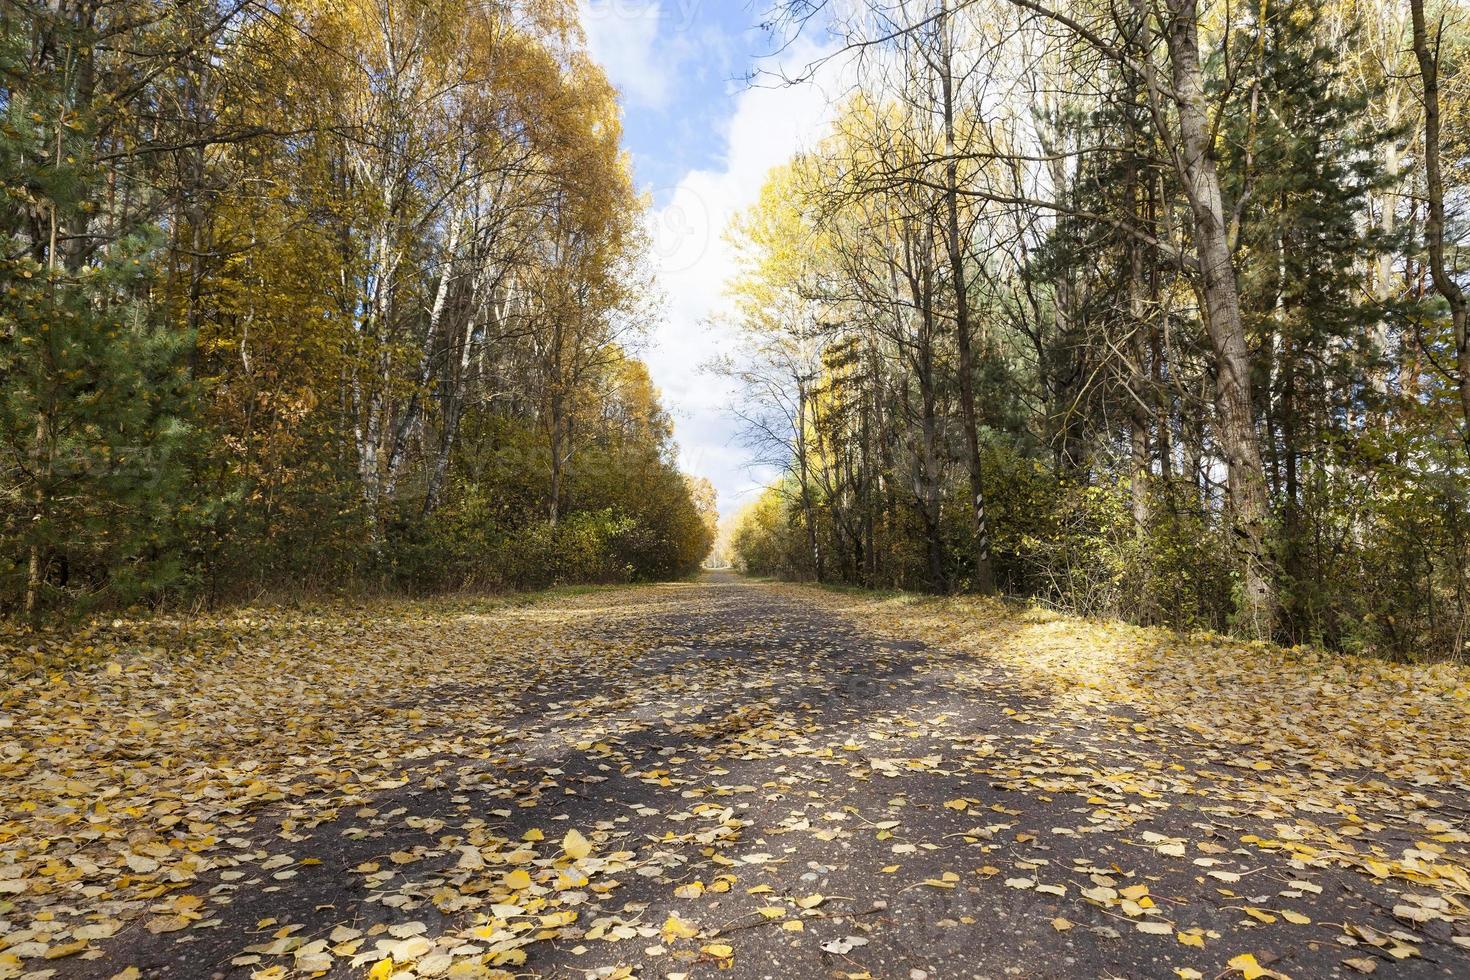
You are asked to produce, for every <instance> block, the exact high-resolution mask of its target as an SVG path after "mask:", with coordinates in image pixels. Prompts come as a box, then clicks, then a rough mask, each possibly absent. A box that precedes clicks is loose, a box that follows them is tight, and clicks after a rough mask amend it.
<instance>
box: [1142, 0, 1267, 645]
mask: <svg viewBox="0 0 1470 980" xmlns="http://www.w3.org/2000/svg"><path fill="white" fill-rule="evenodd" d="M1196 8H1197V0H1168V4H1167V9H1168V11H1169V18H1168V23H1167V25H1166V30H1165V39H1166V42H1167V44H1168V49H1169V58H1170V62H1171V64H1172V68H1173V71H1172V75H1173V83H1174V101H1175V104H1176V106H1177V109H1178V115H1179V137H1180V140H1179V142H1180V147H1179V162H1180V169H1181V171H1182V172H1181V174H1180V176H1181V177H1182V178H1183V179H1184V182H1185V186H1186V189H1187V191H1188V196H1189V204H1190V209H1191V211H1192V213H1193V216H1194V237H1195V247H1196V249H1197V250H1198V253H1199V266H1200V292H1201V297H1202V299H1203V306H1204V314H1205V327H1206V330H1207V332H1208V334H1209V337H1210V344H1211V346H1212V348H1213V349H1214V354H1215V409H1216V416H1217V417H1216V420H1215V421H1216V434H1217V438H1218V441H1219V444H1220V449H1221V451H1222V453H1223V454H1224V456H1225V464H1226V471H1227V478H1228V487H1229V498H1230V499H1229V504H1230V514H1231V524H1232V527H1231V531H1232V533H1233V535H1234V538H1235V541H1234V546H1235V551H1236V555H1237V559H1238V562H1239V565H1240V571H1241V575H1242V592H1241V595H1240V598H1239V602H1238V608H1237V619H1238V622H1237V626H1238V627H1239V628H1240V629H1242V630H1243V631H1245V632H1246V633H1247V634H1249V635H1251V636H1253V637H1256V638H1258V639H1269V638H1270V637H1271V635H1272V633H1273V632H1274V631H1275V627H1276V583H1275V577H1274V574H1273V570H1272V561H1271V558H1270V554H1269V543H1268V541H1267V533H1268V527H1269V524H1270V503H1269V500H1268V497H1267V492H1266V474H1265V469H1264V467H1263V465H1262V462H1261V447H1260V440H1259V436H1258V434H1257V432H1256V420H1255V408H1254V405H1253V404H1252V401H1251V370H1250V353H1249V351H1248V349H1247V347H1246V340H1245V328H1244V325H1243V323H1242V321H1241V314H1240V294H1239V289H1238V284H1237V281H1236V276H1235V267H1234V265H1233V262H1232V259H1231V254H1230V243H1229V240H1228V238H1227V225H1226V218H1225V205H1224V198H1223V195H1222V194H1221V190H1220V175H1219V171H1218V169H1217V167H1216V161H1215V157H1214V146H1213V144H1212V139H1213V133H1212V129H1211V125H1210V118H1209V113H1208V111H1207V110H1206V106H1205V91H1204V82H1203V72H1202V70H1201V67H1200V60H1199V24H1198V20H1197V9H1196Z"/></svg>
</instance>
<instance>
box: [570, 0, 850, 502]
mask: <svg viewBox="0 0 1470 980" xmlns="http://www.w3.org/2000/svg"><path fill="white" fill-rule="evenodd" d="M581 8H582V23H583V27H584V28H585V30H586V33H587V40H588V46H589V48H590V49H591V52H592V55H593V57H594V58H596V59H597V60H598V61H599V62H601V63H602V65H603V67H604V68H605V69H606V70H607V73H608V77H609V78H610V79H611V80H612V82H613V83H614V84H615V85H617V86H618V88H619V90H620V91H621V92H622V95H623V112H624V119H623V125H624V134H625V144H626V146H627V149H628V150H629V152H630V153H631V155H632V158H633V164H634V170H635V174H636V177H637V179H638V182H639V186H640V188H641V189H643V190H644V191H647V192H649V193H651V194H652V195H653V201H654V210H653V213H652V214H651V215H650V221H651V223H652V225H651V231H652V239H653V245H654V262H655V267H656V269H657V272H658V286H659V288H660V290H661V292H662V294H663V296H664V298H665V300H666V303H665V316H664V318H663V320H662V322H660V323H658V324H657V325H656V326H655V327H654V328H653V329H652V330H651V331H650V333H649V336H648V337H647V339H646V342H645V345H644V347H643V348H642V350H641V351H640V353H641V355H642V356H643V358H644V360H645V361H647V362H648V366H649V369H650V371H651V373H652V374H653V378H654V381H655V382H656V383H657V384H658V386H659V387H660V389H661V390H662V391H663V396H664V404H665V406H666V407H667V408H668V410H669V412H670V414H671V415H672V416H673V419H674V425H675V433H676V438H677V439H678V442H679V446H680V449H681V456H682V458H681V463H682V466H683V468H684V469H685V471H686V472H689V473H693V474H696V475H699V476H705V477H708V478H709V479H710V480H711V481H712V482H713V483H714V484H715V488H716V489H717V490H718V491H719V494H720V509H721V511H722V512H723V513H725V514H727V515H728V514H730V513H733V512H734V511H736V510H738V509H739V508H740V507H741V506H743V505H744V504H745V503H747V502H748V501H750V500H751V499H753V495H754V493H755V491H756V490H757V489H758V487H759V486H760V485H761V483H762V482H764V481H765V480H767V479H769V477H770V475H771V474H769V473H759V472H751V471H750V469H749V467H748V466H747V460H748V455H747V453H746V452H745V451H744V450H743V449H742V448H741V446H740V444H739V438H738V435H739V432H738V428H737V426H736V424H735V422H734V420H733V418H732V417H731V415H730V413H729V407H730V405H731V403H732V399H733V393H732V392H731V391H730V390H729V389H728V387H727V386H726V385H725V383H724V382H723V381H721V380H720V379H719V378H716V377H713V376H711V375H710V374H709V373H707V372H704V371H701V370H700V367H701V365H703V364H705V363H707V362H708V361H710V360H711V359H712V358H714V357H715V356H717V355H718V354H720V353H723V352H726V351H729V350H730V349H731V348H732V346H733V345H734V344H735V342H736V338H735V336H734V332H733V330H732V329H731V325H730V323H729V318H728V316H726V311H727V303H726V300H725V297H724V283H725V281H726V279H727V278H728V277H729V275H730V273H731V272H732V271H733V266H732V263H731V257H730V250H729V248H728V246H727V245H726V243H725V242H724V240H723V234H724V230H725V228H726V227H727V226H728V224H729V221H730V219H731V218H732V217H733V216H734V215H736V214H738V213H739V212H740V211H742V210H743V209H745V208H746V207H749V205H750V204H751V203H753V202H754V200H755V199H756V196H757V195H758V193H759V191H760V187H761V184H762V182H763V181H764V178H765V175H766V173H767V172H768V171H769V170H770V168H771V167H773V166H776V165H778V164H780V163H782V162H784V161H786V160H787V159H789V158H790V157H791V156H792V155H793V154H794V153H796V152H798V151H799V150H800V149H801V148H802V147H803V146H806V145H810V144H811V143H813V142H814V141H815V140H816V139H818V138H820V135H821V133H822V131H823V130H824V128H825V124H826V121H827V119H828V117H829V112H830V109H829V101H830V100H829V98H828V94H827V93H826V92H824V91H823V89H822V87H821V86H820V85H815V84H808V85H802V86H795V87H773V86H769V85H756V86H752V85H749V84H747V82H746V78H747V77H748V76H749V75H750V74H751V73H752V72H754V71H757V70H761V69H765V70H771V69H776V68H785V69H787V70H789V71H792V72H795V71H796V70H799V69H800V68H802V67H804V66H805V65H807V64H808V63H810V62H811V61H813V60H814V59H815V58H816V57H817V56H818V55H819V54H820V53H821V52H820V50H819V49H818V48H817V47H815V46H814V44H813V43H811V42H809V41H806V40H802V41H801V42H799V43H798V44H796V45H794V46H790V47H788V48H786V49H785V50H784V51H783V52H782V54H781V55H780V57H779V60H777V59H774V58H772V57H769V55H770V53H771V51H772V41H771V39H770V38H769V37H768V36H767V35H766V34H765V33H764V32H763V31H762V30H761V29H760V27H759V25H760V22H761V20H762V18H763V17H764V15H765V14H766V13H767V11H768V9H769V4H768V0H754V2H753V3H750V2H747V0H581Z"/></svg>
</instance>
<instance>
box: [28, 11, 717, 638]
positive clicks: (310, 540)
mask: <svg viewBox="0 0 1470 980" xmlns="http://www.w3.org/2000/svg"><path fill="white" fill-rule="evenodd" d="M621 139H622V136H621V108H620V105H619V103H618V94H617V92H616V90H615V89H614V88H613V87H612V85H611V84H610V83H609V82H608V80H607V78H606V76H605V74H604V72H603V70H602V69H601V68H600V67H599V66H598V65H597V64H596V63H595V62H594V61H593V60H592V59H591V58H590V57H589V56H588V54H587V51H586V48H585V43H584V39H583V35H582V30H581V26H580V23H579V19H578V11H577V6H576V4H575V2H573V0H534V2H512V0H504V2H500V0H489V2H485V0H474V2H470V0H435V2H433V3H416V2H405V3H387V2H371V0H346V2H322V0H285V2H279V3H277V2H271V3H263V2H258V0H51V2H40V0H6V2H5V3H4V4H3V5H0V297H3V300H0V614H5V615H9V616H13V617H17V618H23V619H26V620H42V619H47V618H51V617H56V616H63V617H64V616H68V615H71V614H73V613H81V612H87V611H90V610H97V609H108V608H123V607H128V606H130V605H133V604H138V603H174V604H178V603H185V602H188V603H199V602H203V603H211V602H216V601H221V600H233V599H240V598H251V597H254V596H257V595H261V594H267V595H268V594H271V593H274V592H284V591H293V592H303V591H306V592H309V591H313V590H317V591H323V592H327V591H332V590H337V589H360V588H366V589H374V590H377V589H389V590H394V591H404V592H410V593H420V592H431V591H439V590H451V589H463V588H489V589H500V588H534V587H540V586H545V585H549V584H553V583H560V582H611V581H629V580H639V579H653V578H667V577H675V576H682V575H686V574H688V573H690V572H691V571H693V570H695V569H697V568H698V566H699V563H700V561H701V560H702V559H703V557H704V555H705V554H706V552H707V551H708V548H709V544H710V540H711V537H712V533H713V523H714V500H713V489H712V488H711V487H710V486H709V485H708V484H707V483H705V482H702V481H695V480H691V479H689V478H686V477H685V476H684V475H683V474H681V473H680V472H679V470H678V468H677V465H676V450H675V447H674V444H673V438H672V424H671V421H670V418H669V416H668V414H667V413H666V412H665V410H664V409H663V407H662V406H661V404H660V400H659V395H658V392H657V390H656V389H655V387H654V385H653V383H652V381H651V380H650V377H649V374H648V371H647V370H646V368H645V366H644V364H643V363H641V362H640V361H639V359H638V358H637V356H636V351H637V346H638V344H639V343H640V338H641V336H642V334H643V332H644V331H645V329H646V326H647V323H648V322H649V318H650V315H651V314H650V311H649V308H648V306H649V299H648V297H649V296H650V289H649V282H648V279H649V272H648V269H647V268H646V267H645V262H644V256H645V252H646V250H645V248H644V245H643V237H644V225H643V219H642V215H643V213H644V209H645V207H646V202H645V201H644V200H643V199H642V197H641V196H640V195H639V194H638V192H637V191H636V189H635V186H634V181H633V177H632V174H631V171H630V166H629V162H628V160H627V157H626V153H625V152H624V150H623V148H622V145H621Z"/></svg>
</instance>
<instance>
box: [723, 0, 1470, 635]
mask: <svg viewBox="0 0 1470 980" xmlns="http://www.w3.org/2000/svg"><path fill="white" fill-rule="evenodd" d="M775 22H776V24H777V26H778V28H779V29H782V30H785V31H786V32H788V35H791V36H795V35H798V34H805V35H808V36H817V37H821V38H823V39H824V40H826V41H828V42H829V49H830V50H833V51H835V53H834V54H831V55H829V56H826V57H824V58H823V59H822V61H821V63H819V64H814V65H813V66H812V67H811V68H810V70H809V71H808V72H807V73H806V75H805V76H804V77H794V78H787V79H781V80H780V81H782V82H783V83H789V84H804V83H806V82H808V81H809V80H810V79H811V78H812V77H814V76H818V75H822V74H823V73H825V76H826V78H827V80H828V83H829V86H830V83H831V79H832V78H834V77H835V78H838V79H840V82H839V83H838V84H837V85H835V86H830V87H835V88H837V89H839V90H840V91H841V93H842V100H841V103H840V105H839V106H838V107H837V109H836V113H835V119H834V121H833V123H832V125H831V126H830V128H829V130H828V131H827V132H826V133H825V134H824V135H823V137H822V138H821V139H820V141H817V142H814V145H813V146H812V147H811V148H810V149H809V150H807V151H804V152H802V153H801V154H799V155H798V156H797V157H796V158H794V159H792V160H791V161H790V162H789V164H787V165H785V166H783V167H780V168H778V169H777V170H775V171H774V172H772V173H771V174H770V176H769V179H768V181H767V184H766V186H765V188H764V190H763V192H762V194H761V197H760V200H759V201H758V203H756V204H755V205H754V206H753V207H751V208H750V209H748V211H747V212H746V213H745V214H744V215H743V216H742V218H741V219H740V220H739V221H738V222H737V223H736V225H735V227H734V228H733V229H732V230H731V238H732V241H733V242H734V244H735V246H736V247H737V248H738V249H739V254H740V260H741V271H740V274H739V276H737V277H736V278H735V279H734V280H733V281H732V282H731V283H730V291H731V295H732V297H733V298H734V301H735V303H736V306H737V309H738V312H737V314H736V320H737V321H738V326H739V328H740V329H741V331H742V334H743V337H744V346H743V350H742V351H741V353H740V354H739V355H737V356H735V357H733V358H731V359H729V360H728V361H726V362H725V363H724V364H723V365H722V370H723V371H725V372H726V373H727V374H728V375H729V376H730V377H732V378H734V379H736V381H737V382H738V383H739V384H740V386H741V388H742V390H743V392H744V396H745V397H744V399H743V402H742V406H743V407H742V409H741V413H742V416H743V419H744V422H745V433H746V438H747V441H748V443H749V445H750V446H751V447H752V448H753V451H754V452H755V453H756V455H757V456H758V457H759V458H760V459H761V460H763V461H764V462H766V463H767V464H769V465H770V466H772V467H773V468H774V469H775V471H776V472H778V473H780V474H781V475H780V478H779V479H777V480H776V481H775V482H774V483H773V484H772V485H771V486H770V487H769V489H768V490H767V491H766V492H765V494H764V495H762V496H761V497H760V498H759V499H758V500H756V501H754V502H753V503H750V504H749V505H748V506H747V507H746V509H745V510H744V512H743V513H742V514H741V515H740V518H739V520H738V522H737V523H736V525H735V526H734V529H733V531H732V532H731V547H732V549H733V554H734V556H735V561H736V564H737V565H738V566H739V567H741V568H744V569H746V570H748V571H750V572H754V573H759V574H762V575H773V576H784V577H790V578H796V579H815V580H819V581H823V582H832V583H848V584H855V585H862V586H868V587H878V588H901V589H916V590H927V591H933V592H937V593H952V592H974V593H981V594H991V593H1004V594H1008V595H1013V596H1020V597H1026V598H1030V599H1033V600H1035V601H1037V602H1039V603H1041V604H1043V605H1045V606H1049V607H1052V608H1054V609H1056V610H1059V611H1062V612H1067V613H1074V614H1080V615H1084V616H1088V617H1121V618H1124V619H1127V620H1130V621H1133V622H1136V623H1140V624H1158V625H1166V626H1172V627H1176V628H1179V629H1183V630H1206V631H1216V632H1229V633H1233V634H1235V635H1237V636H1240V637H1243V638H1248V639H1261V640H1276V641H1280V642H1282V643H1285V644H1287V645H1312V646H1316V647H1319V648H1325V649H1328V650H1333V651H1348V652H1369V653H1377V654H1384V655H1389V656H1393V657H1402V658H1419V657H1428V658H1439V657H1463V656H1464V655H1465V652H1466V644H1467V640H1470V337H1467V325H1466V318H1467V312H1466V307H1467V297H1466V289H1467V288H1470V278H1467V270H1470V251H1467V250H1466V246H1465V242H1466V235H1467V233H1470V211H1467V205H1470V193H1467V188H1470V126H1467V119H1470V117H1467V115H1466V112H1467V107H1470V60H1467V55H1470V30H1467V26H1470V10H1467V9H1466V7H1465V6H1464V5H1463V4H1462V3H1458V2H1455V0H1448V2H1436V0H1404V2H1398V0H1271V2H1269V3H1268V2H1261V3H1238V4H1231V3H1202V2H1197V0H1050V2H1049V0H932V2H897V0H860V2H854V3H845V4H839V3H836V2H832V3H826V2H795V0H793V2H789V3H785V4H782V5H781V6H780V10H779V11H778V14H777V16H776V18H775Z"/></svg>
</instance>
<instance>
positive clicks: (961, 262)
mask: <svg viewBox="0 0 1470 980" xmlns="http://www.w3.org/2000/svg"><path fill="white" fill-rule="evenodd" d="M939 37H940V41H939V43H940V51H941V53H940V85H941V89H942V91H943V101H944V105H943V109H944V148H945V155H946V158H947V159H946V162H945V168H944V179H945V187H944V203H945V211H946V219H947V222H948V231H949V234H948V236H947V240H946V243H945V244H946V246H947V250H948V253H949V256H948V257H949V274H950V279H951V280H952V285H953V289H954V311H955V312H954V315H955V342H956V345H957V347H958V349H959V374H960V414H961V417H962V419H963V421H964V428H965V448H966V450H967V452H968V463H969V475H970V532H971V534H972V535H973V536H974V541H973V548H974V553H973V555H972V556H971V557H972V561H973V567H972V573H973V575H974V582H973V583H972V585H973V588H974V590H975V591H976V592H979V593H981V594H982V595H992V594H994V592H995V570H994V568H993V566H992V564H991V560H990V527H989V525H988V523H987V520H986V516H985V473H984V470H983V468H982V466H981V462H980V424H979V419H978V413H977V411H976V408H975V353H974V348H973V344H972V339H973V338H972V337H971V335H970V297H969V289H968V285H967V280H966V278H965V259H964V247H963V245H962V243H961V242H960V205H959V159H958V150H957V148H956V146H955V122H954V69H953V57H952V45H951V39H950V24H949V3H948V0H941V2H940V15H939Z"/></svg>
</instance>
